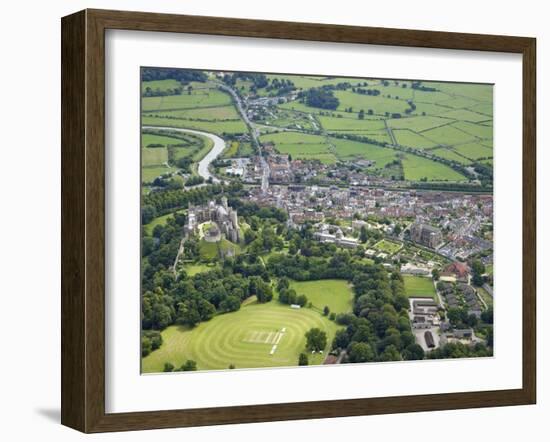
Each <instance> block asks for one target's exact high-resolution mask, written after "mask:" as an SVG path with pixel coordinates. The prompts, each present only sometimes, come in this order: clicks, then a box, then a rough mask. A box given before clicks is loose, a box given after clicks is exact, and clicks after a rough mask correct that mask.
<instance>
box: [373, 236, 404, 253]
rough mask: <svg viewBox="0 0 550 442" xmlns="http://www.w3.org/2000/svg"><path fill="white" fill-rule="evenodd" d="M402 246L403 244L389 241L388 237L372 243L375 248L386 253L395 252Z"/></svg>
mask: <svg viewBox="0 0 550 442" xmlns="http://www.w3.org/2000/svg"><path fill="white" fill-rule="evenodd" d="M402 247H403V244H401V243H398V242H395V241H390V240H388V239H382V240H380V241H378V242H377V243H376V244H375V245H374V248H375V249H377V250H380V251H381V252H384V253H387V254H388V255H393V254H395V253H397V252H398V251H399V250H401V248H402Z"/></svg>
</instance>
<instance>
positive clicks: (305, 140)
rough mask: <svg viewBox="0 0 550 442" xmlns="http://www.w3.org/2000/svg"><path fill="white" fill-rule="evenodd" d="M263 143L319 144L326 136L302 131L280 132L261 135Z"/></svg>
mask: <svg viewBox="0 0 550 442" xmlns="http://www.w3.org/2000/svg"><path fill="white" fill-rule="evenodd" d="M260 141H261V142H262V143H266V142H271V143H274V144H275V145H279V144H319V143H324V142H325V138H324V137H322V136H320V135H311V134H304V133H300V132H291V131H287V132H278V133H272V134H267V135H262V136H261V137H260Z"/></svg>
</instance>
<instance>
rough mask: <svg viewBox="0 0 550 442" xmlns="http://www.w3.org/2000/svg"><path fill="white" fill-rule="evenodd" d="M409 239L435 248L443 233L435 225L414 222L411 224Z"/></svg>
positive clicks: (440, 241)
mask: <svg viewBox="0 0 550 442" xmlns="http://www.w3.org/2000/svg"><path fill="white" fill-rule="evenodd" d="M411 239H412V240H413V241H414V242H416V243H418V244H422V245H423V246H426V247H430V248H432V249H435V248H437V246H439V245H440V244H441V243H442V242H443V235H441V230H439V229H438V228H436V227H432V226H429V225H427V224H421V223H416V224H413V225H412V226H411Z"/></svg>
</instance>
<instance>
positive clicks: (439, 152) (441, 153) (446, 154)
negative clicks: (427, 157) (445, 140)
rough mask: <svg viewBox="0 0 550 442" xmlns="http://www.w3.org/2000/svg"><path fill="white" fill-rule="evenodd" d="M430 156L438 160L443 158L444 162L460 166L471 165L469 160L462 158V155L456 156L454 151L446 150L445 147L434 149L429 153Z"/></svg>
mask: <svg viewBox="0 0 550 442" xmlns="http://www.w3.org/2000/svg"><path fill="white" fill-rule="evenodd" d="M430 153H431V154H432V155H436V156H438V157H439V158H445V159H446V160H451V161H456V162H457V163H460V164H471V162H472V161H471V160H469V159H468V158H464V157H463V156H462V155H459V154H457V153H456V152H455V151H454V150H451V149H448V148H446V147H440V148H439V149H434V150H432V151H430Z"/></svg>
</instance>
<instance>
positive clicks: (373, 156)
mask: <svg viewBox="0 0 550 442" xmlns="http://www.w3.org/2000/svg"><path fill="white" fill-rule="evenodd" d="M330 142H331V143H332V144H334V146H335V152H336V155H337V156H338V157H339V158H341V159H351V158H364V159H367V160H371V161H375V162H376V168H383V167H384V166H385V165H386V164H388V163H391V162H392V161H394V160H395V158H396V155H397V152H396V151H395V150H393V149H389V148H386V147H381V146H377V145H375V144H368V143H360V142H358V141H351V140H344V139H341V138H332V137H331V138H330Z"/></svg>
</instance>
